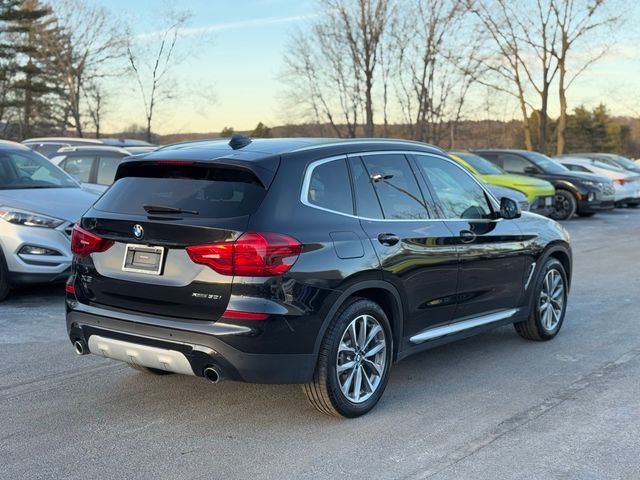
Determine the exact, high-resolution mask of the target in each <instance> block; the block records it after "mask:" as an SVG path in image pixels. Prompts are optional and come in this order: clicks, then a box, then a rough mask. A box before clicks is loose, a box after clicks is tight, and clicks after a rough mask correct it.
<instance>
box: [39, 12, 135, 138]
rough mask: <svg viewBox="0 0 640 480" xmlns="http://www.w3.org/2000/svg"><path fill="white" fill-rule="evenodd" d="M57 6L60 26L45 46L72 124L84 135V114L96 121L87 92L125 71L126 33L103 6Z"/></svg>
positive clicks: (47, 38)
mask: <svg viewBox="0 0 640 480" xmlns="http://www.w3.org/2000/svg"><path fill="white" fill-rule="evenodd" d="M55 7H56V9H55V15H56V18H57V22H56V23H57V28H56V29H55V30H54V31H52V33H51V34H50V35H48V36H46V37H45V39H44V47H45V48H47V49H48V51H49V52H50V55H51V59H52V60H51V63H52V65H51V68H52V70H53V71H54V72H55V73H56V74H57V75H59V77H60V78H61V79H62V82H63V85H64V97H65V101H66V112H67V115H68V120H69V121H68V125H69V126H71V127H72V128H73V129H74V130H75V131H76V134H77V135H78V136H79V137H82V136H83V135H84V124H85V120H84V119H83V117H84V115H85V114H87V113H88V114H89V116H90V117H91V118H92V120H93V123H94V124H95V118H94V113H95V112H94V113H92V111H91V110H95V108H93V107H91V106H90V105H87V103H88V102H89V101H91V99H89V98H87V97H85V94H86V93H87V92H89V91H95V89H96V88H99V87H98V84H99V83H100V82H102V81H104V80H105V79H107V78H108V77H115V76H118V75H121V74H122V72H123V71H124V65H123V64H121V63H120V62H121V58H122V56H123V53H124V51H125V50H124V49H125V46H126V36H125V32H124V30H123V29H122V28H121V27H120V25H119V23H117V22H115V21H114V20H113V16H112V15H110V14H109V13H108V12H107V11H106V10H105V9H103V8H100V7H96V6H93V5H90V4H87V3H85V2H84V1H82V0H58V1H57V2H56V3H55Z"/></svg>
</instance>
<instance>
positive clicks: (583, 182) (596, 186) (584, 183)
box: [580, 180, 604, 190]
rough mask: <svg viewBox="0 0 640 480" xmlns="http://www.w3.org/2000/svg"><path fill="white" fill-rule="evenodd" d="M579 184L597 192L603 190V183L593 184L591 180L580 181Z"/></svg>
mask: <svg viewBox="0 0 640 480" xmlns="http://www.w3.org/2000/svg"><path fill="white" fill-rule="evenodd" d="M580 183H582V184H583V185H586V186H588V187H594V188H597V189H598V190H604V183H602V182H594V181H593V180H582V181H581V182H580Z"/></svg>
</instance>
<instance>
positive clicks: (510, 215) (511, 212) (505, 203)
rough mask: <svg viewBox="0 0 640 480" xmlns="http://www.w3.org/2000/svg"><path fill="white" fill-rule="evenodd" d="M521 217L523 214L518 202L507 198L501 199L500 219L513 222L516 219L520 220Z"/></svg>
mask: <svg viewBox="0 0 640 480" xmlns="http://www.w3.org/2000/svg"><path fill="white" fill-rule="evenodd" d="M521 215H522V212H521V211H520V205H518V202H516V201H515V200H513V199H511V198H507V197H502V198H501V199H500V217H502V218H504V219H505V220H513V219H514V218H520V216H521Z"/></svg>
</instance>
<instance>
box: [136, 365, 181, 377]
mask: <svg viewBox="0 0 640 480" xmlns="http://www.w3.org/2000/svg"><path fill="white" fill-rule="evenodd" d="M127 365H129V366H130V367H131V368H133V369H134V370H138V371H139V372H143V373H150V374H151V375H171V374H172V373H173V372H167V371H166V370H160V369H158V368H149V367H143V366H142V365H135V364H133V363H127Z"/></svg>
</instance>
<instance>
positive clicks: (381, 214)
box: [349, 153, 458, 339]
mask: <svg viewBox="0 0 640 480" xmlns="http://www.w3.org/2000/svg"><path fill="white" fill-rule="evenodd" d="M349 163H350V169H351V174H352V178H353V184H354V191H355V197H356V208H357V215H358V216H359V217H360V223H361V225H362V228H363V230H364V231H365V233H366V235H367V236H368V237H369V239H370V240H371V243H372V245H373V247H374V249H375V251H376V253H377V255H378V259H379V260H380V265H381V267H382V270H383V275H384V276H385V278H386V279H387V280H388V281H390V282H392V283H394V284H396V286H397V287H398V290H399V291H400V292H402V293H403V295H404V298H405V301H406V305H405V317H404V325H403V336H404V338H405V339H406V338H408V337H410V336H412V335H414V334H415V333H417V332H419V331H421V330H424V329H426V328H429V327H431V326H437V325H442V324H446V323H448V322H450V321H451V319H452V318H453V314H454V311H455V297H456V283H457V275H458V258H457V253H456V247H455V245H452V244H451V243H450V242H449V240H450V237H451V234H450V232H449V230H448V229H447V227H446V226H445V224H444V222H442V221H441V220H438V219H437V218H434V215H433V213H432V206H431V204H430V198H429V197H428V196H427V197H426V198H425V196H424V194H423V191H422V190H421V188H420V187H419V185H418V182H417V179H416V176H415V172H414V171H413V170H412V168H411V167H410V165H409V162H408V160H407V158H406V156H405V155H404V154H402V153H379V154H371V153H368V154H363V155H359V156H351V157H350V158H349Z"/></svg>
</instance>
